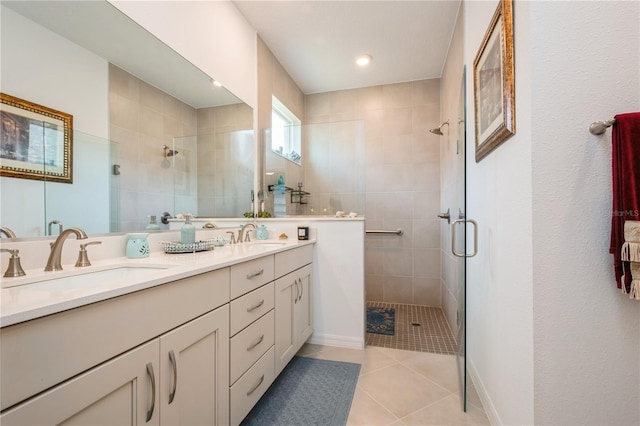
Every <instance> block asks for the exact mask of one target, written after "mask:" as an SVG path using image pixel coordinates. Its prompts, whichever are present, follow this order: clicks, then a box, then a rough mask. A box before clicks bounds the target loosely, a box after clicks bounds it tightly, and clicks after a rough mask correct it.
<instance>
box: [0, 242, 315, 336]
mask: <svg viewBox="0 0 640 426" xmlns="http://www.w3.org/2000/svg"><path fill="white" fill-rule="evenodd" d="M270 242H284V241H279V240H264V241H260V242H254V243H245V244H235V245H226V246H224V247H216V248H215V249H214V250H210V251H204V252H199V253H186V254H165V253H152V254H151V255H150V256H149V257H147V258H143V259H127V258H126V257H119V258H112V259H105V260H100V261H96V262H92V265H91V266H88V267H85V268H76V267H75V266H74V265H63V267H64V268H65V269H64V270H62V271H54V272H44V271H42V270H40V269H39V270H27V271H25V272H26V274H27V275H26V276H25V277H16V278H2V279H1V281H2V286H3V287H4V286H6V285H7V284H8V285H14V284H16V283H22V282H31V283H30V284H24V285H17V286H13V287H9V288H2V289H1V290H0V327H6V326H9V325H12V324H17V323H20V322H24V321H29V320H32V319H35V318H39V317H42V316H46V315H51V314H55V313H58V312H62V311H65V310H68V309H73V308H77V307H80V306H83V305H87V304H89V303H95V302H99V301H102V300H106V299H110V298H112V297H117V296H122V295H125V294H128V293H132V292H135V291H139V290H144V289H147V288H151V287H155V286H157V285H161V284H165V283H168V282H171V281H175V280H179V279H182V278H187V277H190V276H193V275H198V274H203V273H205V272H210V271H213V270H216V269H220V268H224V267H227V266H231V265H234V264H237V263H241V262H244V261H247V260H251V259H255V258H259V257H263V256H265V255H269V254H274V253H278V252H281V251H285V250H288V249H291V248H294V247H300V246H303V245H307V244H313V243H315V239H310V240H307V241H298V240H287V241H286V242H284V244H283V245H277V246H276V245H261V244H260V243H270ZM130 266H147V267H157V268H159V269H157V270H155V271H153V272H148V273H146V274H145V275H144V276H143V277H137V278H136V277H134V278H131V279H127V280H113V281H109V280H103V281H102V282H99V283H91V282H86V283H85V282H82V283H81V285H78V284H77V283H76V284H75V285H69V284H68V283H64V282H63V281H54V282H52V281H51V280H56V279H58V278H64V277H68V276H71V275H74V276H75V275H79V274H89V273H91V272H96V271H102V270H106V269H112V268H114V267H130ZM160 268H162V269H160ZM40 278H42V279H43V280H42V281H38V282H32V281H33V280H35V279H40ZM89 279H91V276H90V275H89V276H88V280H89ZM124 281H126V282H124Z"/></svg>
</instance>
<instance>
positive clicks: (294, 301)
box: [293, 279, 299, 303]
mask: <svg viewBox="0 0 640 426" xmlns="http://www.w3.org/2000/svg"><path fill="white" fill-rule="evenodd" d="M293 283H294V284H295V285H296V298H295V299H293V303H298V297H299V293H298V280H297V279H296V280H295V281H294V282H293Z"/></svg>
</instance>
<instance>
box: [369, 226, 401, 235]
mask: <svg viewBox="0 0 640 426" xmlns="http://www.w3.org/2000/svg"><path fill="white" fill-rule="evenodd" d="M364 232H365V233H367V234H393V235H404V231H403V230H402V228H398V229H396V230H395V231H381V230H378V229H372V230H366V231H364Z"/></svg>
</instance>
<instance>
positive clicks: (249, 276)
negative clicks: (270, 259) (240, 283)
mask: <svg viewBox="0 0 640 426" xmlns="http://www.w3.org/2000/svg"><path fill="white" fill-rule="evenodd" d="M262 274H264V269H260V270H259V271H258V272H254V273H253V274H247V279H248V280H251V279H253V278H255V277H258V276H260V275H262Z"/></svg>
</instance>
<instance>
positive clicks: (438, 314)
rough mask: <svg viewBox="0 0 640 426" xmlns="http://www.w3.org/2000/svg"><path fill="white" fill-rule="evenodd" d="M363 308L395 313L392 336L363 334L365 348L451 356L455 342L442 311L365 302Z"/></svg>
mask: <svg viewBox="0 0 640 426" xmlns="http://www.w3.org/2000/svg"><path fill="white" fill-rule="evenodd" d="M367 306H378V307H381V308H394V309H395V311H396V312H395V334H394V335H393V336H389V335H385V334H374V333H366V342H365V343H366V344H367V345H368V346H369V345H370V346H379V347H383V348H392V349H404V350H409V351H418V352H432V353H437V354H448V355H455V353H456V350H457V345H456V341H455V339H454V338H453V334H452V333H451V329H450V328H449V324H448V323H447V321H446V319H445V317H444V313H443V312H442V309H440V308H432V307H429V306H418V305H403V304H399V303H385V302H367ZM415 324H419V325H415Z"/></svg>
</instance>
